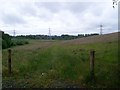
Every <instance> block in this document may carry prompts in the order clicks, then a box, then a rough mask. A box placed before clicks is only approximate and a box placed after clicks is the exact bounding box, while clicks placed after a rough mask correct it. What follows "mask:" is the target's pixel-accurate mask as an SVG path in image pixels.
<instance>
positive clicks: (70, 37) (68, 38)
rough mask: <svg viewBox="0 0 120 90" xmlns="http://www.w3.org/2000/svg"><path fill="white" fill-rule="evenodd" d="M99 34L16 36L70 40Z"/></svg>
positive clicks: (21, 36)
mask: <svg viewBox="0 0 120 90" xmlns="http://www.w3.org/2000/svg"><path fill="white" fill-rule="evenodd" d="M95 35H99V34H98V33H94V34H78V35H77V36H74V35H67V34H63V35H61V36H57V35H54V36H48V35H20V36H16V38H24V39H41V40H49V39H51V40H70V39H76V38H82V37H88V36H95Z"/></svg>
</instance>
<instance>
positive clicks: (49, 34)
mask: <svg viewBox="0 0 120 90" xmlns="http://www.w3.org/2000/svg"><path fill="white" fill-rule="evenodd" d="M50 29H51V28H50V27H49V33H48V36H49V39H51V30H50Z"/></svg>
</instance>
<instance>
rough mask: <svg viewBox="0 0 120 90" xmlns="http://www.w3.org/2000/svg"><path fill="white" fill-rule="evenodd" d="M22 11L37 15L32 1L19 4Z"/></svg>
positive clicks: (25, 13)
mask: <svg viewBox="0 0 120 90" xmlns="http://www.w3.org/2000/svg"><path fill="white" fill-rule="evenodd" d="M19 10H20V13H21V14H23V15H31V16H36V13H37V11H36V8H35V7H34V6H33V5H31V4H30V3H25V4H24V5H21V6H19Z"/></svg>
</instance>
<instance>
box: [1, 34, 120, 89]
mask: <svg viewBox="0 0 120 90" xmlns="http://www.w3.org/2000/svg"><path fill="white" fill-rule="evenodd" d="M29 42H30V43H29V44H27V45H23V46H16V47H13V48H11V49H12V75H11V77H9V74H8V68H7V65H8V63H7V60H8V52H7V49H4V50H3V51H2V52H3V53H2V72H3V73H2V74H3V76H2V79H3V85H2V86H3V88H6V87H13V88H14V87H17V88H40V87H43V88H49V87H53V88H54V87H58V88H63V87H64V88H69V87H74V88H75V87H78V88H79V87H80V88H82V87H119V84H120V83H119V79H118V76H119V75H118V74H119V73H118V53H119V50H118V33H112V34H106V35H101V36H91V37H86V38H81V39H74V40H66V41H52V40H51V41H41V40H29ZM91 49H94V50H95V83H94V84H93V83H91V81H90V65H89V56H90V55H89V53H90V50H91Z"/></svg>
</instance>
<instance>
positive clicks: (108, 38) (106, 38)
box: [61, 32, 120, 45]
mask: <svg viewBox="0 0 120 90" xmlns="http://www.w3.org/2000/svg"><path fill="white" fill-rule="evenodd" d="M119 35H120V32H115V33H110V34H104V35H98V36H89V37H84V38H78V39H74V40H67V41H63V42H61V44H64V45H70V44H89V43H97V42H112V41H117V40H118V36H119Z"/></svg>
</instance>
